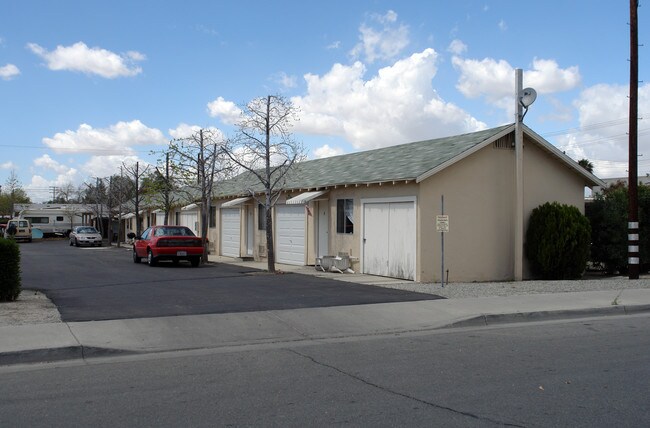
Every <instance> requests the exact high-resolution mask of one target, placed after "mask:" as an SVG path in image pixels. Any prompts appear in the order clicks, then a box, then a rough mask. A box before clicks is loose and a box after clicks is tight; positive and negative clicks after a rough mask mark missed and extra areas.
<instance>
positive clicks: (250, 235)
mask: <svg viewBox="0 0 650 428" xmlns="http://www.w3.org/2000/svg"><path fill="white" fill-rule="evenodd" d="M246 212H247V213H248V214H247V219H248V220H247V222H246V255H248V256H252V255H253V246H254V245H255V212H254V210H253V208H252V207H248V209H247V210H246Z"/></svg>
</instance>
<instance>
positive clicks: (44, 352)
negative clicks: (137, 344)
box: [0, 345, 137, 367]
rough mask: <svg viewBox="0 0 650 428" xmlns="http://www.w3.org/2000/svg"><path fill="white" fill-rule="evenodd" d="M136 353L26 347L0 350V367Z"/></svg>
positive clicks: (84, 347) (94, 349)
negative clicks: (6, 350)
mask: <svg viewBox="0 0 650 428" xmlns="http://www.w3.org/2000/svg"><path fill="white" fill-rule="evenodd" d="M128 354H137V352H134V351H125V350H121V349H111V348H97V347H92V346H90V347H89V346H82V345H77V346H65V347H61V348H42V349H26V350H24V351H14V352H0V367H2V366H10V365H17V364H34V363H53V362H57V361H69V360H85V359H86V358H96V357H109V356H116V355H128Z"/></svg>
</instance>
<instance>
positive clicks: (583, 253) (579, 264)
mask: <svg viewBox="0 0 650 428" xmlns="http://www.w3.org/2000/svg"><path fill="white" fill-rule="evenodd" d="M590 236H591V227H590V225H589V220H587V218H586V217H585V216H584V215H582V213H581V212H580V210H578V208H576V207H574V206H570V205H561V204H559V203H557V202H553V203H550V202H547V203H545V204H544V205H541V206H539V207H537V208H535V209H534V210H533V213H532V214H531V216H530V221H529V224H528V231H527V232H526V257H527V258H528V260H529V261H530V262H531V267H532V269H533V272H534V273H535V274H536V275H538V276H541V277H542V278H544V279H578V278H580V277H581V276H582V274H583V273H584V271H585V269H586V267H587V260H588V259H589V240H590Z"/></svg>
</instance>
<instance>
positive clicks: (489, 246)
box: [417, 146, 514, 282]
mask: <svg viewBox="0 0 650 428" xmlns="http://www.w3.org/2000/svg"><path fill="white" fill-rule="evenodd" d="M513 178H514V152H513V151H512V150H506V149H494V148H492V146H488V147H486V148H484V149H482V150H480V151H478V152H476V153H474V154H472V155H470V156H469V157H467V158H466V159H464V160H462V161H461V162H459V163H456V164H455V165H452V166H450V167H448V168H446V169H444V170H443V171H441V172H439V173H438V174H436V175H434V176H432V177H430V178H428V179H426V180H424V181H423V182H422V183H421V184H420V185H421V189H420V195H421V197H420V205H419V208H420V215H419V219H420V222H419V227H420V245H419V251H418V256H419V257H418V273H419V276H418V278H417V280H419V281H421V282H432V281H434V282H439V281H440V275H441V259H442V257H441V253H442V249H441V236H440V233H438V232H436V226H435V216H436V215H438V214H441V195H444V208H445V214H447V215H449V232H448V233H446V234H445V237H444V240H445V254H444V255H445V277H447V270H448V271H449V272H448V278H449V281H451V282H459V281H488V280H506V279H509V278H510V277H511V276H512V271H513V253H514V251H513V248H512V244H511V243H512V241H513V230H512V227H511V226H510V225H511V224H512V219H513V217H512V216H513V210H514V208H513V207H514V205H513V204H514V201H513V195H514V186H513ZM445 279H446V278H445Z"/></svg>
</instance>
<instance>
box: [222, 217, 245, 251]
mask: <svg viewBox="0 0 650 428" xmlns="http://www.w3.org/2000/svg"><path fill="white" fill-rule="evenodd" d="M239 213H240V210H239V208H222V209H221V255H222V256H227V257H239V256H240V255H241V254H239V246H240V242H241V241H240V239H239V236H240V229H241V222H240V217H239V216H240V214H239Z"/></svg>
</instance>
